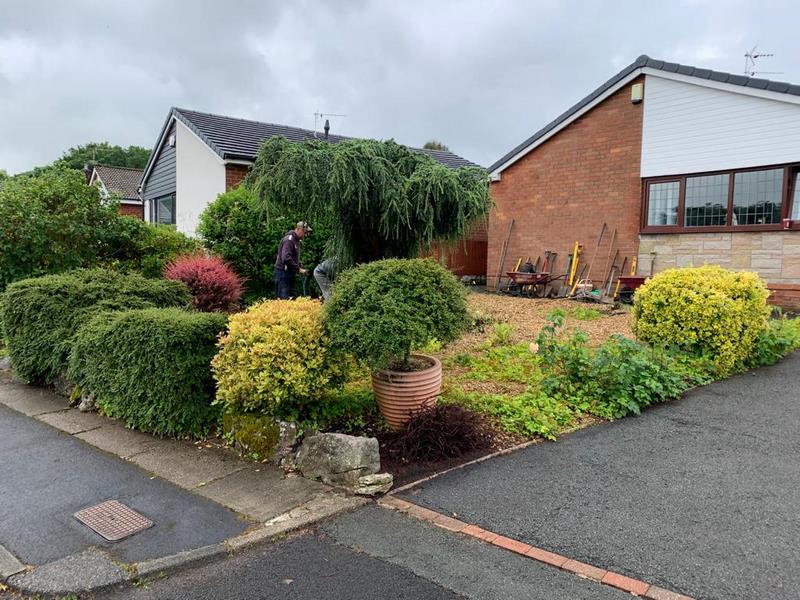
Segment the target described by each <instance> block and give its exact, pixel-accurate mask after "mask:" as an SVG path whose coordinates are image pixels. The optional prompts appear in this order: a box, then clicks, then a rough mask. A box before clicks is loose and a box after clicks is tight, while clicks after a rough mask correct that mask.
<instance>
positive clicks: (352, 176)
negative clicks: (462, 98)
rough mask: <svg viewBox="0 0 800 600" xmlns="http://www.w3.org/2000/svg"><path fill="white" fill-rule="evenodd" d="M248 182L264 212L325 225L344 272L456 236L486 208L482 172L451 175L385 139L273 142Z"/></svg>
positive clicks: (473, 170)
mask: <svg viewBox="0 0 800 600" xmlns="http://www.w3.org/2000/svg"><path fill="white" fill-rule="evenodd" d="M249 181H251V182H252V184H253V187H254V189H255V190H256V193H257V195H258V197H259V199H260V200H261V202H262V203H263V205H264V206H267V207H273V206H283V207H286V208H287V209H288V210H289V211H290V212H302V213H304V214H306V217H307V220H311V221H322V222H325V223H330V225H331V229H332V230H331V243H330V248H329V251H330V255H331V256H336V257H337V259H338V261H339V266H340V268H342V269H345V268H348V267H350V266H352V265H354V264H357V263H363V262H369V261H373V260H378V259H381V258H387V257H398V258H408V257H413V256H416V254H417V252H418V251H419V249H420V248H421V247H424V246H429V245H430V244H431V243H432V242H433V241H434V240H435V239H438V238H443V239H450V240H453V239H457V238H460V237H462V236H463V235H464V234H465V233H466V232H467V230H468V229H469V227H470V225H471V224H472V223H473V222H474V221H475V220H476V219H478V218H480V217H482V216H484V215H485V214H486V213H487V212H488V211H489V209H490V207H491V200H490V198H489V179H488V176H487V174H486V171H484V170H483V169H480V168H461V169H450V168H448V167H445V166H444V165H441V164H440V163H438V162H436V161H435V160H434V159H433V158H431V157H430V156H428V155H427V154H424V153H421V152H414V151H412V150H409V149H408V148H406V147H404V146H401V145H399V144H396V143H395V142H394V141H391V140H389V141H384V142H378V141H375V140H344V141H340V142H337V143H336V144H330V143H327V142H323V141H309V142H303V143H298V142H290V141H288V140H286V139H285V138H282V137H275V138H271V139H269V140H268V141H267V142H265V143H264V145H263V146H262V148H261V150H260V151H259V153H258V156H257V158H256V162H255V164H254V166H253V169H252V171H251V173H250V176H249Z"/></svg>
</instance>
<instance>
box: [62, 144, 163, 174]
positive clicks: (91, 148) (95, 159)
mask: <svg viewBox="0 0 800 600" xmlns="http://www.w3.org/2000/svg"><path fill="white" fill-rule="evenodd" d="M148 158H150V150H148V149H147V148H142V147H141V146H128V147H127V148H125V147H123V146H116V145H112V144H109V143H108V142H89V143H88V144H84V145H82V146H77V147H74V148H70V149H69V150H67V151H66V152H64V155H63V156H62V157H61V158H59V159H58V160H57V161H56V162H55V165H57V166H64V167H68V168H70V169H83V168H84V167H85V166H86V165H89V167H90V168H91V167H92V166H94V165H108V166H111V167H130V168H134V169H144V167H145V165H146V164H147V159H148Z"/></svg>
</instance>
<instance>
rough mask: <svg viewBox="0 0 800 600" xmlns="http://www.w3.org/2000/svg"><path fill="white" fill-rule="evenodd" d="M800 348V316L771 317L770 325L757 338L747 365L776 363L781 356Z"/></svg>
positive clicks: (749, 366) (760, 365) (758, 365)
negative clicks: (788, 317)
mask: <svg viewBox="0 0 800 600" xmlns="http://www.w3.org/2000/svg"><path fill="white" fill-rule="evenodd" d="M798 348H800V318H794V319H787V318H785V317H783V316H781V317H779V318H777V319H770V321H769V326H768V327H767V329H766V330H765V331H762V332H761V333H760V334H759V336H758V338H757V339H756V342H755V345H754V347H753V352H752V353H751V354H750V357H749V358H748V359H747V367H748V368H753V367H763V366H767V365H774V364H775V363H776V362H778V361H779V360H780V359H781V358H783V357H784V356H786V355H787V354H789V353H790V352H792V351H793V350H797V349H798Z"/></svg>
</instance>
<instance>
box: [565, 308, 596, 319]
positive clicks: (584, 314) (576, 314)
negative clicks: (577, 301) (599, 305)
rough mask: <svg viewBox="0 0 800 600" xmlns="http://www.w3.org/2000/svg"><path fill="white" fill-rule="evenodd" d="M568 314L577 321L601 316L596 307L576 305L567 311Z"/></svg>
mask: <svg viewBox="0 0 800 600" xmlns="http://www.w3.org/2000/svg"><path fill="white" fill-rule="evenodd" d="M569 316H570V317H572V318H573V319H577V320H579V321H595V320H597V319H599V318H600V317H602V316H603V313H601V312H600V311H599V310H597V309H596V308H586V307H585V306H578V307H575V308H573V309H572V310H571V311H569Z"/></svg>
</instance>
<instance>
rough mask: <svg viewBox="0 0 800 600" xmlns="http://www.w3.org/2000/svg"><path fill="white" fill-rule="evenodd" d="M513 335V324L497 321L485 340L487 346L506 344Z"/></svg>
mask: <svg viewBox="0 0 800 600" xmlns="http://www.w3.org/2000/svg"><path fill="white" fill-rule="evenodd" d="M513 337H514V326H513V325H511V324H509V323H498V324H497V325H495V326H494V330H493V331H492V335H491V336H490V337H489V339H488V340H487V345H488V347H490V348H491V347H492V346H507V345H508V344H510V343H511V338H513Z"/></svg>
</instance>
